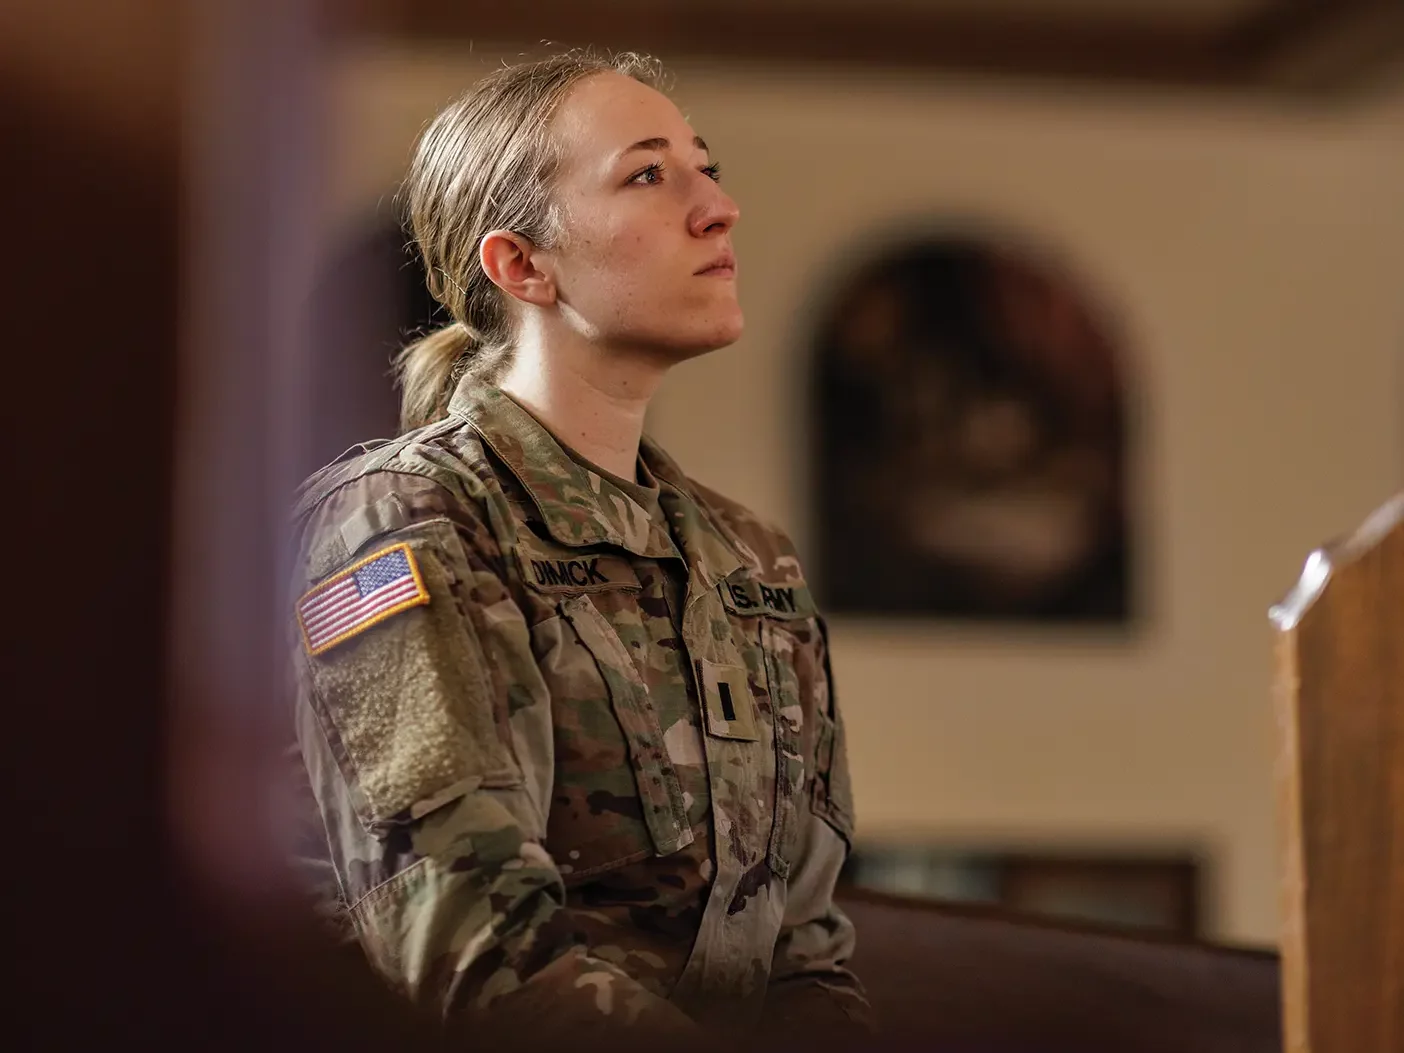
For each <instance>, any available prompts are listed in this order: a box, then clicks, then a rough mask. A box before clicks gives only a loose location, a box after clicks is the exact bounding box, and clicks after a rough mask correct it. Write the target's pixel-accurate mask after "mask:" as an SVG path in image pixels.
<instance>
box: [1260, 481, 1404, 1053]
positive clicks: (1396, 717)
mask: <svg viewBox="0 0 1404 1053" xmlns="http://www.w3.org/2000/svg"><path fill="white" fill-rule="evenodd" d="M1271 617H1272V619H1273V621H1274V623H1275V624H1276V626H1277V628H1278V631H1279V637H1278V641H1277V715H1278V721H1279V726H1280V728H1281V743H1280V762H1279V763H1280V766H1279V773H1278V779H1279V787H1278V790H1279V802H1280V804H1279V807H1280V810H1281V818H1282V825H1283V834H1284V837H1283V848H1284V854H1283V857H1282V874H1283V926H1282V995H1283V1031H1284V1036H1283V1037H1284V1039H1285V1049H1286V1050H1287V1053H1337V1051H1342V1053H1398V1051H1400V1050H1404V493H1400V494H1398V495H1396V496H1395V497H1394V499H1393V500H1391V501H1389V502H1388V503H1387V504H1385V505H1384V506H1383V507H1382V508H1380V509H1379V510H1378V511H1377V512H1376V513H1375V514H1374V515H1372V516H1371V517H1370V518H1369V519H1368V520H1367V521H1366V522H1365V524H1364V525H1363V526H1362V527H1361V528H1360V530H1359V531H1357V532H1356V533H1355V534H1354V535H1353V536H1351V537H1350V538H1348V539H1346V540H1345V541H1342V542H1339V543H1337V544H1334V545H1330V546H1328V547H1326V548H1323V549H1321V550H1319V551H1317V552H1314V553H1312V555H1311V557H1310V558H1309V559H1308V560H1307V563H1306V568H1305V570H1304V571H1303V572H1302V577H1301V580H1300V582H1298V584H1297V587H1296V588H1295V589H1294V590H1293V592H1292V593H1291V595H1289V596H1288V597H1287V598H1286V599H1285V600H1283V601H1282V603H1280V604H1278V605H1277V606H1275V607H1274V608H1272V612H1271Z"/></svg>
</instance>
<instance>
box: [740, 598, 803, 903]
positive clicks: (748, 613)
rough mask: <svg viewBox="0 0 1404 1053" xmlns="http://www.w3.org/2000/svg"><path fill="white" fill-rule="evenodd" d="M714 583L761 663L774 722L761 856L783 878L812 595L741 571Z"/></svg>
mask: <svg viewBox="0 0 1404 1053" xmlns="http://www.w3.org/2000/svg"><path fill="white" fill-rule="evenodd" d="M717 588H718V591H719V592H720V593H721V598H722V603H723V605H724V606H725V607H726V609H727V612H728V614H729V615H730V617H731V620H732V624H733V628H734V630H735V632H736V635H737V636H738V638H739V639H744V640H745V642H746V644H747V646H748V647H750V648H753V649H755V651H757V652H758V653H757V654H755V656H754V657H755V660H756V663H757V664H758V665H760V666H761V667H762V668H763V669H764V676H765V680H766V687H767V693H768V694H769V696H770V711H771V716H772V720H773V722H774V728H775V736H774V737H775V812H774V817H773V822H772V825H771V832H770V840H769V845H768V849H767V861H768V862H769V864H770V869H771V870H772V871H773V872H774V873H776V874H777V875H778V876H780V877H781V878H787V877H789V874H790V865H791V862H792V860H793V857H794V851H795V842H796V839H797V838H798V836H799V824H800V819H801V816H800V814H799V807H800V802H801V801H802V800H803V796H804V788H805V779H806V776H807V775H808V773H809V770H810V768H811V766H812V765H811V761H810V757H811V756H812V750H807V749H806V748H805V743H806V739H807V738H810V737H811V736H809V735H807V734H806V729H807V728H808V727H809V726H810V725H811V724H812V723H813V721H814V717H815V714H814V713H813V704H812V700H813V699H815V698H816V697H817V694H818V693H817V691H816V686H817V685H815V684H814V683H811V682H809V681H811V680H812V677H811V676H810V675H809V674H810V672H812V670H813V669H814V668H815V663H814V662H813V661H812V660H811V655H810V654H809V652H810V651H812V650H813V648H812V647H810V646H809V643H810V641H809V639H808V638H809V636H810V634H811V633H816V632H817V628H816V626H817V619H816V617H815V607H814V600H813V598H812V597H811V596H810V593H809V588H808V586H806V585H805V584H803V583H802V582H800V583H794V582H784V583H773V584H772V583H766V582H761V581H758V580H756V579H754V578H752V577H750V576H749V575H748V574H747V573H746V572H745V571H740V572H738V573H736V574H733V575H732V576H731V577H730V578H728V579H727V580H726V581H724V582H722V583H721V584H720V585H719V586H718V587H717Z"/></svg>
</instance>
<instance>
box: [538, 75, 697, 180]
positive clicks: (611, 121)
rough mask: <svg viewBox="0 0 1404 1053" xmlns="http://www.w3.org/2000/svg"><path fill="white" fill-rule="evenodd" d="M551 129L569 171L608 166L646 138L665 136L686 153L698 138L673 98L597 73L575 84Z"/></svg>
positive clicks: (622, 78)
mask: <svg viewBox="0 0 1404 1053" xmlns="http://www.w3.org/2000/svg"><path fill="white" fill-rule="evenodd" d="M552 125H553V127H552V131H553V132H554V134H555V136H556V139H557V142H558V143H559V144H560V147H561V149H562V153H563V158H562V160H563V161H564V167H566V168H567V169H569V168H572V167H575V166H577V165H582V164H583V165H587V166H588V165H593V164H608V163H609V162H610V161H612V160H613V159H614V158H615V157H617V156H618V154H619V152H620V151H621V150H624V149H626V148H627V147H629V146H632V145H633V144H634V143H637V142H640V141H641V140H644V139H653V138H658V137H661V138H664V139H668V140H670V141H671V142H672V143H673V144H674V146H675V147H678V146H681V147H682V148H684V149H686V148H688V147H690V145H691V143H692V139H693V134H694V133H693V131H692V126H691V125H689V124H688V123H687V120H686V118H684V117H683V115H682V114H681V113H680V112H679V111H678V108H677V107H676V106H675V105H673V101H672V100H671V99H669V98H668V97H667V96H666V95H664V94H662V93H661V92H659V91H656V90H655V89H653V88H650V87H649V86H648V85H647V84H641V83H639V82H638V81H636V80H634V79H633V78H632V77H626V76H624V75H623V74H619V73H597V74H595V75H594V76H591V77H587V78H585V79H584V80H583V81H581V82H580V83H579V84H577V85H575V87H574V88H573V89H572V90H571V92H570V95H568V96H567V97H566V100H565V101H564V102H563V103H562V104H561V106H560V109H558V110H557V111H556V116H555V120H554V121H553V122H552Z"/></svg>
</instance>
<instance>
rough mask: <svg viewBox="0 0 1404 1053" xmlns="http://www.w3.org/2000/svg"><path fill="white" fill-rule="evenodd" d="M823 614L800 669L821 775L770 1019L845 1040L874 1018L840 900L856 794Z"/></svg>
mask: <svg viewBox="0 0 1404 1053" xmlns="http://www.w3.org/2000/svg"><path fill="white" fill-rule="evenodd" d="M815 621H816V623H817V629H818V632H817V633H816V639H815V641H814V644H813V646H812V647H811V648H808V649H807V650H808V651H809V652H810V654H809V655H808V660H809V661H812V662H813V663H814V665H813V668H812V671H811V670H800V671H799V672H800V675H801V679H802V680H803V681H805V682H807V683H810V684H812V685H813V688H812V690H813V692H814V695H815V699H814V703H815V704H814V708H813V713H814V715H815V717H814V719H815V733H814V736H813V743H814V745H813V751H814V752H813V764H814V774H813V776H812V778H811V780H810V783H809V795H808V807H807V808H805V809H804V810H803V811H802V812H801V815H802V817H803V818H802V822H801V824H800V832H799V841H798V844H797V846H796V853H795V857H794V863H793V865H792V866H791V869H790V877H789V888H788V894H787V899H786V904H785V918H784V922H783V926H782V928H781V932H780V938H779V940H778V941H777V942H776V947H775V954H774V958H773V960H772V963H771V971H770V988H769V990H768V991H767V992H766V1002H765V1014H764V1018H763V1022H762V1026H763V1029H764V1030H765V1031H766V1032H767V1033H768V1034H774V1035H784V1036H788V1035H793V1034H808V1035H815V1036H822V1037H824V1038H825V1039H826V1040H830V1041H832V1040H839V1041H841V1040H842V1039H843V1038H845V1037H852V1038H855V1039H858V1038H862V1037H864V1036H867V1035H870V1034H872V1033H873V1030H874V1025H873V1019H872V1010H871V1007H870V1005H869V1003H868V998H867V994H866V992H865V991H864V990H863V985H862V983H861V982H860V981H859V980H858V977H857V976H855V975H854V973H853V972H852V971H851V970H850V969H848V968H847V965H846V963H847V962H848V960H849V959H850V958H851V957H852V955H853V950H854V946H855V942H856V940H855V933H854V929H853V923H852V922H851V921H850V920H849V919H848V917H847V916H846V915H845V914H844V913H843V911H842V910H841V909H840V908H839V906H838V905H837V904H836V903H835V902H834V889H835V886H836V885H837V883H838V877H839V872H840V871H841V870H842V869H843V865H844V862H845V861H846V860H847V858H848V852H849V848H850V844H851V841H852V837H853V796H852V790H851V786H850V783H849V776H848V756H847V751H846V744H845V741H844V733H843V722H842V719H841V717H840V715H839V712H838V708H837V704H836V700H835V698H834V695H833V692H832V690H831V683H832V679H831V676H830V672H829V660H828V640H827V637H826V635H825V631H824V626H823V622H822V620H821V619H818V618H816V619H815ZM811 672H812V675H807V674H809V673H811Z"/></svg>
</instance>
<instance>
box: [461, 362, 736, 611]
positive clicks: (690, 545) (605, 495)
mask: <svg viewBox="0 0 1404 1053" xmlns="http://www.w3.org/2000/svg"><path fill="white" fill-rule="evenodd" d="M449 412H450V413H451V414H453V415H454V416H457V417H461V418H463V419H464V420H466V421H467V422H468V423H469V424H470V425H471V426H472V427H473V429H474V430H475V431H477V432H478V434H479V435H481V436H482V437H483V441H484V442H485V443H487V445H488V446H489V447H490V448H491V449H492V451H493V452H494V453H495V454H497V456H498V457H499V458H501V459H502V461H503V462H504V463H505V464H506V465H507V467H508V468H509V469H511V471H512V474H513V475H515V476H516V477H517V479H518V481H519V482H520V483H521V484H522V486H523V487H524V488H525V489H526V491H527V493H528V494H530V495H531V499H532V501H533V503H534V504H535V505H536V507H537V510H538V511H539V512H540V513H541V519H542V522H543V523H544V524H545V526H546V529H547V530H548V531H549V532H550V534H551V537H552V538H553V539H554V540H556V541H558V542H560V543H561V544H563V545H574V546H584V545H600V544H606V545H615V546H618V547H619V548H622V549H624V550H625V551H628V552H631V553H633V554H634V555H636V556H646V557H650V558H654V559H661V558H665V557H668V556H676V552H675V551H674V549H673V545H672V542H671V540H670V538H669V531H670V529H671V533H672V538H673V539H675V540H676V541H677V543H678V546H679V547H680V548H681V549H682V551H683V555H684V557H685V558H686V559H687V561H688V563H689V564H691V565H692V566H693V568H694V570H695V572H696V573H697V574H699V575H700V576H701V577H703V578H704V579H706V582H707V586H708V587H711V586H712V585H715V584H716V583H717V582H718V581H720V580H722V578H725V577H726V576H727V575H728V574H730V573H731V572H732V571H734V570H735V569H736V568H737V567H739V566H741V565H742V562H741V559H740V557H738V556H737V555H736V551H735V549H734V548H733V547H732V546H731V544H730V543H729V542H728V541H727V540H726V538H725V536H724V535H723V534H722V533H721V532H720V531H719V530H718V529H717V527H716V526H715V525H713V523H712V522H711V520H710V519H709V518H708V517H707V516H706V514H705V513H704V512H703V511H702V509H701V507H700V506H699V504H698V502H697V501H696V499H695V498H694V497H693V495H692V489H691V487H690V486H689V485H688V483H687V477H686V476H685V475H683V473H682V470H681V469H680V468H679V467H678V466H677V464H676V462H674V461H673V459H672V458H671V457H669V456H668V455H667V454H666V453H664V452H663V450H662V449H661V448H660V447H659V446H658V445H657V444H656V443H654V442H653V441H652V440H651V439H649V438H647V437H645V439H644V442H643V445H642V448H641V453H642V455H643V458H644V464H645V465H646V466H647V467H648V469H649V471H651V472H652V473H653V474H654V476H655V477H656V478H657V479H658V481H659V483H660V484H661V486H660V493H659V504H660V507H661V508H662V509H663V511H664V514H665V515H667V516H668V519H669V522H667V523H654V522H653V520H652V518H651V517H650V516H649V513H648V512H647V510H645V509H644V508H643V507H642V506H641V505H640V504H639V503H638V502H637V501H635V500H634V499H633V498H632V497H630V496H629V495H628V494H627V493H625V492H624V490H623V489H621V488H620V487H618V486H616V485H615V484H614V483H612V482H611V481H610V480H609V479H607V478H606V477H604V476H603V475H601V474H600V473H599V472H595V471H591V470H590V469H589V468H587V467H586V466H584V465H582V464H580V463H579V462H578V461H576V460H575V458H573V457H572V456H571V455H570V454H569V453H568V452H566V450H565V449H564V448H563V447H562V446H561V444H560V443H559V442H558V441H557V440H556V438H555V436H553V435H552V434H551V433H550V432H549V431H547V430H546V428H545V427H543V426H542V425H541V423H540V421H538V420H537V419H536V418H535V417H533V416H532V415H531V414H530V413H528V412H527V411H526V410H525V409H523V408H522V407H521V406H520V405H518V404H517V403H516V402H515V401H513V400H512V398H510V397H509V396H508V395H506V394H505V393H504V392H502V391H501V390H500V389H499V388H497V387H494V386H492V385H490V384H484V383H483V382H482V381H481V380H478V379H475V378H472V377H471V376H470V377H465V378H464V380H463V381H462V382H460V383H459V385H458V389H457V390H456V391H455V392H454V394H453V398H452V399H451V400H450V401H449Z"/></svg>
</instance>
